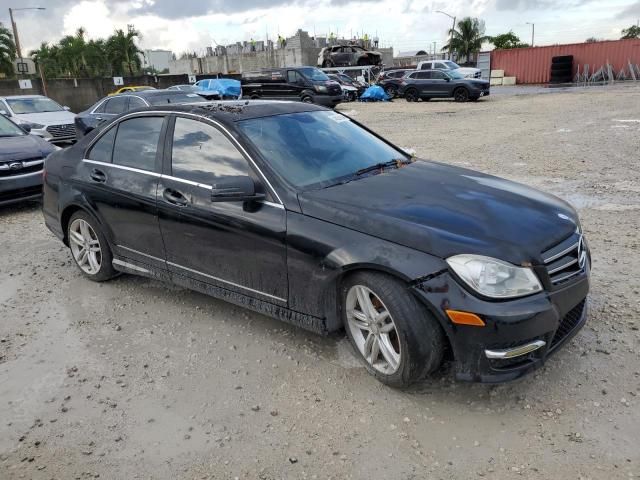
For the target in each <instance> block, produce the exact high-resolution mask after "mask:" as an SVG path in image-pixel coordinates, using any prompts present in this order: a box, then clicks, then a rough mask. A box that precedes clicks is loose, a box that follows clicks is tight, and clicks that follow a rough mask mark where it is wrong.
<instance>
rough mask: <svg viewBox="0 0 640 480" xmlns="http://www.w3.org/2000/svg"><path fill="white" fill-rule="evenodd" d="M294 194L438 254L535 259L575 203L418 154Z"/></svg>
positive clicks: (336, 218)
mask: <svg viewBox="0 0 640 480" xmlns="http://www.w3.org/2000/svg"><path fill="white" fill-rule="evenodd" d="M299 200H300V206H301V208H302V211H303V213H304V214H305V215H309V216H311V217H315V218H318V219H321V220H324V221H327V222H331V223H335V224H338V225H341V226H344V227H346V228H350V229H353V230H357V231H360V232H363V233H366V234H369V235H373V236H376V237H379V238H383V239H386V240H388V241H391V242H394V243H398V244H401V245H404V246H407V247H410V248H414V249H416V250H420V251H423V252H425V253H429V254H432V255H436V256H438V257H441V258H447V257H449V256H451V255H456V254H460V253H472V254H478V255H486V256H490V257H494V258H500V259H503V260H505V261H508V262H512V263H514V264H522V263H523V262H532V263H534V264H539V263H541V261H542V260H541V253H542V252H543V251H545V250H547V249H548V248H550V247H551V246H554V245H556V244H557V243H559V242H560V241H562V240H564V239H565V238H567V237H569V236H570V235H571V234H572V233H573V232H574V231H575V230H576V226H577V225H578V219H577V214H576V213H575V210H574V209H573V208H572V207H571V206H570V205H569V204H567V203H566V202H564V201H562V200H560V199H559V198H556V197H554V196H552V195H548V194H546V193H543V192H540V191H538V190H535V189H533V188H530V187H527V186H525V185H521V184H519V183H515V182H511V181H508V180H504V179H501V178H497V177H493V176H490V175H485V174H482V173H479V172H475V171H472V170H467V169H463V168H458V167H452V166H449V165H444V164H440V163H435V162H427V161H422V160H418V161H416V162H414V163H412V164H410V165H408V166H406V167H403V168H400V169H393V170H388V171H385V172H384V173H382V174H378V175H372V176H368V177H365V178H362V179H360V180H355V181H352V182H349V183H345V184H342V185H336V186H333V187H329V188H325V189H322V190H314V191H309V192H303V193H300V194H299Z"/></svg>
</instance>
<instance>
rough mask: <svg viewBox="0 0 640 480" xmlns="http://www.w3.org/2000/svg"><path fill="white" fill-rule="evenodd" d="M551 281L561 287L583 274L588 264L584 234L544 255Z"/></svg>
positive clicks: (567, 240)
mask: <svg viewBox="0 0 640 480" xmlns="http://www.w3.org/2000/svg"><path fill="white" fill-rule="evenodd" d="M542 259H543V261H544V264H545V267H546V269H547V273H548V275H549V279H550V280H551V283H552V284H553V285H559V284H561V283H564V282H566V281H568V280H570V279H571V278H572V277H575V276H576V275H578V274H579V273H581V272H583V271H584V269H585V266H586V264H587V250H586V248H585V244H584V239H583V238H582V234H581V233H580V232H578V231H576V232H575V233H574V234H573V235H572V236H570V237H569V238H567V239H566V240H564V241H563V242H560V243H559V244H558V245H556V246H555V247H553V248H551V249H549V250H547V251H546V252H544V253H543V254H542Z"/></svg>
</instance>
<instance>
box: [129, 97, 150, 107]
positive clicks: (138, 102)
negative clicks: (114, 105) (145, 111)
mask: <svg viewBox="0 0 640 480" xmlns="http://www.w3.org/2000/svg"><path fill="white" fill-rule="evenodd" d="M146 106H147V104H146V103H145V102H144V100H142V99H141V98H140V97H131V98H130V99H129V108H128V110H133V109H134V108H142V107H146Z"/></svg>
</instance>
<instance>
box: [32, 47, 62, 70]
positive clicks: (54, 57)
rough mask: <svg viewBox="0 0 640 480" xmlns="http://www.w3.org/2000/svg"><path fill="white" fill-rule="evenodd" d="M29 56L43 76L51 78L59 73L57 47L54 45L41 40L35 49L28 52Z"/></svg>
mask: <svg viewBox="0 0 640 480" xmlns="http://www.w3.org/2000/svg"><path fill="white" fill-rule="evenodd" d="M29 56H30V57H31V59H32V60H33V61H34V62H35V64H36V65H37V66H38V69H41V70H42V72H43V73H44V76H46V77H49V78H51V77H57V76H58V75H60V66H59V58H58V57H59V49H58V47H57V46H56V45H54V46H53V47H50V46H49V45H48V44H47V43H46V42H42V43H41V44H40V47H39V48H38V49H37V50H32V51H31V52H29Z"/></svg>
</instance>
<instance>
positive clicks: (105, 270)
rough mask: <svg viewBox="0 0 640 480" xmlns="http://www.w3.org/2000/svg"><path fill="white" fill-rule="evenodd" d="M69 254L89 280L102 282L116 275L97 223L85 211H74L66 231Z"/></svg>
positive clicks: (105, 242)
mask: <svg viewBox="0 0 640 480" xmlns="http://www.w3.org/2000/svg"><path fill="white" fill-rule="evenodd" d="M67 238H68V240H69V248H70V250H71V255H72V257H73V260H74V261H75V263H76V265H77V266H78V268H79V269H80V271H81V272H82V273H83V274H84V275H85V276H86V277H88V278H90V279H91V280H94V281H96V282H102V281H104V280H108V279H110V278H112V277H113V276H115V275H116V273H117V272H116V271H115V269H114V268H113V265H112V264H111V262H112V260H113V256H112V254H111V250H110V248H109V245H108V243H107V240H106V238H105V237H104V235H103V234H102V232H100V230H99V229H98V227H97V223H96V221H95V220H93V218H91V217H90V216H89V215H88V214H87V213H85V212H76V213H75V214H73V216H72V217H71V220H70V221H69V227H68V231H67Z"/></svg>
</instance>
